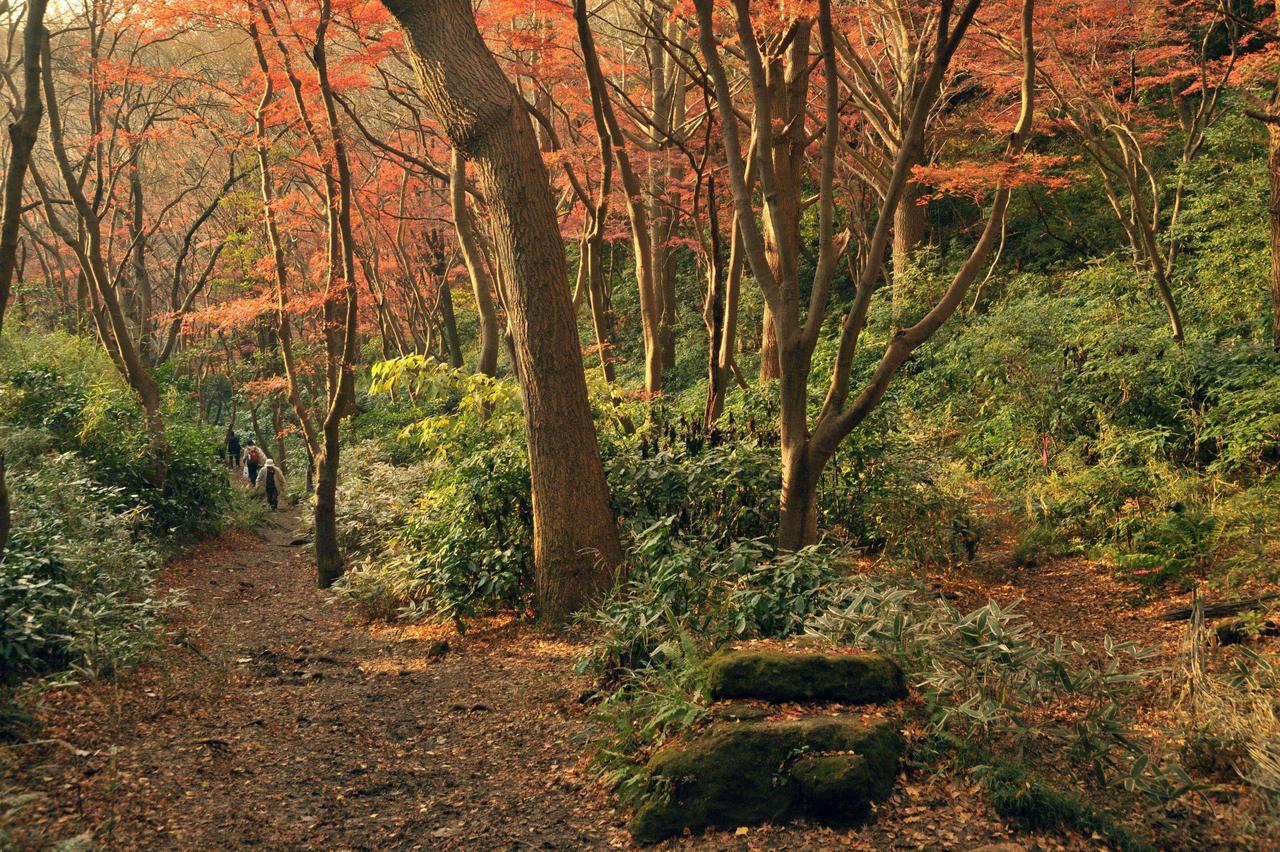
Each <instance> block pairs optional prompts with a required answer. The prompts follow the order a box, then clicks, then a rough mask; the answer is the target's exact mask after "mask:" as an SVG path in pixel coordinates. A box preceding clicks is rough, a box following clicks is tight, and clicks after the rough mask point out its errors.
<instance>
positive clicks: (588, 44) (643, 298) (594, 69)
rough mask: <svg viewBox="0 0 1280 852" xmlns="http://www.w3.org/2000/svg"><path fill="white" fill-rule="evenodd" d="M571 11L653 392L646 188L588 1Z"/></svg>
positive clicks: (656, 378) (656, 319)
mask: <svg viewBox="0 0 1280 852" xmlns="http://www.w3.org/2000/svg"><path fill="white" fill-rule="evenodd" d="M573 16H574V20H575V22H576V23H577V29H578V41H579V43H580V44H581V45H582V55H583V60H584V64H585V66H586V72H587V83H588V87H589V88H590V91H591V111H592V115H593V117H594V119H595V124H596V132H597V133H598V134H599V136H600V137H601V138H602V139H608V141H609V147H610V148H612V149H613V158H614V161H615V162H616V163H617V164H618V176H619V177H620V178H621V179H622V187H623V189H624V191H625V192H624V194H625V197H626V204H627V217H628V220H629V222H630V224H631V243H632V249H633V255H634V259H635V268H636V285H637V287H638V288H639V294H640V330H641V335H642V337H643V339H644V389H645V390H646V391H647V392H649V393H651V394H656V393H658V392H660V391H661V390H662V369H663V333H662V299H661V297H660V295H659V292H658V286H659V284H658V280H659V275H660V272H659V270H658V266H657V259H658V255H657V252H656V251H655V244H654V242H653V234H654V230H653V227H652V224H651V223H652V220H651V218H650V216H649V202H646V200H645V198H644V195H645V192H644V189H643V187H642V186H641V184H640V178H639V176H638V175H637V174H636V170H635V168H634V167H633V166H632V163H631V156H630V154H628V153H627V143H626V137H625V136H624V135H623V133H622V129H621V127H620V125H619V124H618V118H617V115H616V114H615V113H614V110H613V101H612V100H611V99H610V97H609V89H608V85H607V84H606V82H605V79H604V72H603V71H601V69H600V59H599V56H598V55H597V54H596V47H595V38H594V36H593V35H592V33H591V27H590V25H589V22H588V20H587V6H586V0H574V4H573ZM672 351H673V352H674V350H672Z"/></svg>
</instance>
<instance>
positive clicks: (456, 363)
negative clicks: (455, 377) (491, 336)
mask: <svg viewBox="0 0 1280 852" xmlns="http://www.w3.org/2000/svg"><path fill="white" fill-rule="evenodd" d="M440 320H441V322H442V323H443V324H444V344H445V350H446V351H447V352H448V353H449V366H450V367H453V368H454V369H455V370H456V369H458V368H459V367H461V366H462V341H461V340H459V339H458V317H457V316H456V315H455V314H454V312H453V291H452V290H450V289H449V282H448V281H445V280H443V279H442V280H441V281H440Z"/></svg>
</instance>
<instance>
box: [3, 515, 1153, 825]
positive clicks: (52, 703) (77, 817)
mask: <svg viewBox="0 0 1280 852" xmlns="http://www.w3.org/2000/svg"><path fill="white" fill-rule="evenodd" d="M296 526H297V519H296V517H295V516H294V515H292V514H291V513H288V512H283V511H282V512H280V513H279V514H277V515H276V516H275V520H274V521H273V522H272V523H271V524H269V525H268V526H266V527H265V528H263V529H262V530H261V531H260V534H259V535H253V534H248V533H243V532H233V533H229V534H227V535H225V536H223V537H222V538H219V539H216V540H213V541H209V542H206V543H204V544H202V545H200V546H198V547H196V548H195V549H193V550H192V551H190V552H189V553H188V554H186V555H185V556H184V557H183V558H181V559H179V560H177V561H176V562H175V563H174V564H173V565H171V566H170V568H169V569H168V570H167V572H166V573H165V575H164V577H163V579H162V583H163V585H164V586H165V587H166V588H168V589H171V590H181V594H182V596H183V598H184V600H185V603H184V604H183V605H182V606H180V607H178V608H176V609H175V615H174V617H173V618H172V619H171V621H170V624H169V628H168V630H167V632H166V635H165V636H164V637H163V640H162V641H163V647H161V648H160V649H159V652H158V653H157V655H156V658H155V659H156V660H157V662H156V663H155V664H153V665H150V666H147V667H144V668H142V669H139V670H137V671H134V672H131V673H129V674H126V675H124V676H122V677H121V678H119V679H117V680H115V681H112V682H104V683H96V684H89V685H86V686H83V687H79V688H76V689H74V690H68V691H63V692H58V693H53V694H48V695H46V696H45V697H44V698H43V700H42V703H41V706H40V708H39V710H38V718H37V722H36V724H35V725H34V727H33V737H34V739H33V740H31V741H29V742H27V743H23V744H20V745H17V746H12V747H9V748H6V749H4V750H2V751H0V770H3V773H4V775H5V776H6V780H5V782H4V784H0V792H4V790H3V788H4V787H6V786H7V787H8V788H9V792H10V793H14V792H34V793H37V794H39V798H38V799H36V800H35V801H34V802H33V803H32V804H31V805H30V806H29V807H28V808H27V809H26V810H24V811H23V812H22V814H21V815H20V816H19V817H17V819H16V820H15V821H13V822H12V823H11V824H10V826H9V827H8V830H9V831H10V833H11V834H13V835H14V837H15V839H16V841H17V843H18V844H19V845H20V846H21V847H23V848H47V847H51V846H53V845H55V844H57V843H59V842H62V841H66V840H68V839H70V838H80V839H81V840H82V841H84V842H85V843H86V844H92V845H94V846H97V847H99V848H110V849H144V848H145V849H222V848H242V847H254V846H257V847H267V848H272V849H300V848H324V849H374V848H376V849H528V848H535V849H581V848H608V847H626V846H628V845H630V838H629V835H628V834H627V832H626V829H625V824H626V818H627V814H626V813H625V812H624V811H623V810H622V809H620V808H619V807H618V806H617V805H616V804H615V803H614V802H612V801H611V800H610V798H609V797H608V796H607V795H606V794H605V793H604V792H603V791H602V790H601V789H600V787H599V786H598V785H596V784H595V783H594V782H593V780H592V776H591V772H590V769H589V767H587V766H586V764H585V760H584V754H585V753H586V751H587V748H586V743H587V741H588V740H589V739H590V737H591V734H592V726H593V722H592V720H591V718H590V716H591V710H590V708H589V707H586V706H584V705H582V704H580V703H579V702H578V696H579V695H580V694H582V693H583V692H584V690H586V689H587V688H588V687H589V686H590V684H589V683H587V682H586V681H585V680H584V679H581V678H577V677H575V676H573V675H572V674H570V671H571V669H572V664H573V661H574V659H575V657H576V656H577V655H578V654H580V653H581V652H582V651H583V650H584V648H583V646H582V645H581V644H578V643H577V642H575V641H574V640H573V639H571V638H564V637H560V636H554V635H551V634H548V633H545V632H542V631H540V630H539V629H537V628H536V627H534V626H533V625H530V624H528V623H524V622H519V621H515V620H512V619H500V620H494V621H491V622H488V623H484V624H476V625H473V627H472V629H471V630H469V631H468V632H467V634H466V635H465V636H459V635H457V634H456V633H455V632H454V631H453V630H452V629H451V628H443V627H422V626H413V627H397V626H388V625H378V624H374V625H370V624H366V623H363V622H360V621H357V620H355V619H354V618H352V617H351V615H350V614H349V613H348V611H346V610H345V609H343V608H342V607H340V606H339V605H337V604H335V603H334V602H333V601H332V600H331V599H330V597H329V596H328V595H327V594H326V593H325V592H322V591H320V590H317V589H316V588H315V586H314V584H313V582H312V578H311V566H310V562H309V559H308V554H307V552H306V548H305V547H303V546H298V545H297V544H296V541H297V537H298V535H299V534H298V532H297V530H296ZM1077 570H1078V566H1077ZM1051 580H1052V578H1051V576H1050V577H1049V578H1047V579H1046V580H1045V582H1051ZM1079 580H1080V578H1079V577H1066V578H1061V579H1060V581H1059V582H1058V583H1057V584H1055V586H1054V589H1056V590H1057V591H1056V593H1055V594H1056V595H1058V596H1059V597H1060V596H1061V593H1062V591H1063V584H1064V583H1065V585H1066V590H1067V591H1068V592H1069V591H1070V589H1071V588H1077V589H1078V588H1079ZM975 591H976V589H975ZM1009 591H1010V593H1011V596H1013V595H1015V594H1024V593H1026V591H1027V590H1026V589H1024V588H1017V589H1015V588H1013V587H1012V586H1011V587H1010V590H1009ZM962 593H963V590H962V591H961V593H960V594H962ZM997 597H1003V595H1001V594H999V593H998V592H997ZM1052 597H1053V595H1048V594H1047V593H1046V594H1041V595H1040V598H1041V600H1040V602H1039V603H1038V604H1033V605H1032V608H1033V609H1037V608H1038V611H1039V612H1040V613H1041V615H1042V617H1044V618H1045V619H1046V620H1052V616H1053V615H1054V614H1055V613H1056V612H1057V611H1058V610H1059V609H1061V604H1060V602H1059V605H1058V606H1055V605H1053V602H1052ZM1113 611H1114V608H1113ZM1135 617H1136V616H1135ZM1149 623H1150V622H1147V621H1145V620H1144V621H1143V622H1142V624H1144V625H1145V624H1149ZM1136 624H1137V622H1135V625H1136ZM1111 628H1112V632H1116V631H1115V629H1114V628H1115V625H1114V624H1112V625H1111ZM1135 629H1136V627H1135ZM1144 629H1145V628H1144ZM1120 632H1122V633H1126V632H1128V631H1127V630H1121V631H1120ZM441 640H445V641H447V642H448V650H447V651H444V650H443V649H442V647H441V644H440V643H441ZM0 827H2V826H0ZM1008 841H1016V843H1018V844H1019V845H1020V846H1021V847H1025V848H1027V849H1062V848H1095V846H1096V844H1095V843H1094V842H1093V841H1091V840H1089V839H1087V838H1066V839H1064V838H1060V837H1044V836H1033V835H1025V834H1020V833H1018V832H1017V831H1015V830H1014V829H1013V828H1011V827H1010V826H1008V825H1006V824H1005V823H1004V822H1003V821H1001V820H1000V819H999V818H998V817H997V816H996V815H995V814H994V813H993V812H992V811H991V810H990V808H989V807H988V806H987V805H986V804H985V802H984V801H983V799H982V798H981V796H979V795H978V793H977V792H976V790H975V789H974V788H973V787H972V785H971V784H970V783H969V782H968V781H967V780H965V779H961V778H955V777H949V776H946V775H937V776H933V775H928V776H926V775H922V774H920V773H916V774H911V773H908V774H906V775H904V777H903V778H902V779H901V783H900V785H899V788H898V791H897V792H896V793H895V794H894V796H893V797H892V798H891V799H890V800H889V801H888V802H886V803H884V804H883V805H881V807H880V808H879V812H878V817H877V819H876V820H875V821H874V822H873V823H871V824H870V825H868V826H864V827H862V828H858V829H853V830H843V831H834V830H831V829H825V828H820V827H816V826H810V825H805V824H793V825H790V826H784V827H764V828H751V829H750V830H747V829H739V830H737V831H728V832H719V833H712V834H708V835H705V836H702V837H697V838H683V839H680V840H677V841H673V842H671V843H670V844H668V846H670V847H679V848H709V849H784V848H785V849H830V848H853V849H974V848H977V847H980V846H983V845H985V844H992V843H1001V842H1008ZM1010 848H1017V847H1010Z"/></svg>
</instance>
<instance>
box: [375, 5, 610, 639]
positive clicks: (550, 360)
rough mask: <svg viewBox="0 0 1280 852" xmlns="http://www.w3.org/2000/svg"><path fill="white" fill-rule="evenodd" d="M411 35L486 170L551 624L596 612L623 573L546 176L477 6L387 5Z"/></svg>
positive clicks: (443, 110) (428, 86)
mask: <svg viewBox="0 0 1280 852" xmlns="http://www.w3.org/2000/svg"><path fill="white" fill-rule="evenodd" d="M384 4H385V5H386V7H387V8H388V9H389V10H390V11H391V13H392V15H394V16H395V17H396V19H397V20H398V21H399V22H400V25H401V27H402V28H403V29H404V33H405V40H406V45H407V48H408V51H409V54H410V59H411V60H412V62H413V64H414V66H415V69H416V71H417V74H418V79H419V83H420V85H421V87H422V92H423V96H424V98H425V100H426V102H427V103H428V105H429V106H430V108H431V109H432V111H433V112H434V113H435V116H436V118H437V119H438V120H439V121H440V123H441V125H442V126H443V128H444V130H445V133H446V134H447V135H448V137H449V138H450V140H451V141H452V142H453V144H454V146H455V147H456V148H457V149H458V150H459V151H460V152H461V153H462V155H463V156H464V157H466V158H467V159H469V160H471V161H472V162H473V163H474V164H475V166H476V172H477V177H478V181H479V184H480V187H481V190H482V192H483V194H484V198H485V204H486V207H487V209H488V211H489V215H490V218H491V220H492V223H493V234H494V241H493V242H494V249H495V253H496V258H497V262H498V264H499V266H501V267H502V268H503V274H502V276H501V279H502V285H503V287H504V289H505V294H504V300H503V301H504V304H505V307H506V309H507V314H508V318H509V322H508V327H509V329H510V332H511V336H512V342H513V344H514V351H515V355H516V363H517V365H518V372H519V375H520V380H521V386H522V391H523V397H524V412H525V426H526V439H527V441H528V447H529V472H530V479H531V481H532V492H533V494H532V497H533V500H532V502H533V525H534V534H533V538H534V540H533V550H534V565H535V574H536V578H537V586H538V589H537V597H538V606H539V612H540V614H541V616H542V617H543V618H544V619H546V620H548V621H551V622H560V621H563V620H564V619H565V618H566V617H567V616H568V615H569V614H570V613H572V612H573V611H574V610H576V609H578V608H580V607H582V606H583V605H586V604H588V603H590V602H591V601H593V600H596V599H597V598H598V597H599V596H600V595H602V594H603V593H604V592H605V591H606V589H607V588H608V587H609V586H610V585H611V584H612V582H613V580H614V574H615V569H616V568H617V567H618V566H619V565H620V564H621V562H622V552H621V547H620V545H619V543H618V533H617V529H616V528H615V526H614V521H613V514H612V512H611V511H610V509H609V495H608V489H607V486H606V484H605V479H604V469H603V466H602V465H601V463H600V452H599V448H598V446H597V443H596V435H595V426H594V424H593V422H592V419H591V408H590V405H589V403H588V400H587V388H586V381H585V376H584V374H583V364H582V353H581V348H580V343H579V340H578V332H577V326H576V323H575V320H574V312H573V305H572V302H571V298H570V293H569V288H568V286H567V282H568V270H567V264H566V261H565V254H564V244H563V243H562V242H561V239H560V233H559V225H558V221H557V219H556V213H555V202H554V199H553V197H552V194H551V187H550V183H549V179H548V176H547V171H546V166H545V165H544V163H543V161H542V157H541V154H540V153H539V151H538V145H537V140H536V139H535V138H534V135H533V128H532V126H531V124H530V121H529V117H528V115H527V113H526V112H525V110H524V108H523V106H522V105H521V102H520V99H519V97H518V95H517V93H516V91H515V89H514V87H513V86H512V85H511V82H510V81H509V80H508V79H507V78H506V77H505V76H504V75H503V73H502V70H501V69H500V68H499V66H498V63H497V61H496V60H495V59H494V57H493V54H492V53H490V52H489V49H488V47H487V46H486V45H485V43H484V40H483V39H482V38H481V36H480V33H479V31H478V30H477V28H476V23H475V17H474V13H473V11H472V8H471V4H470V2H469V0H436V2H422V0H384Z"/></svg>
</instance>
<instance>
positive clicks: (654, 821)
mask: <svg viewBox="0 0 1280 852" xmlns="http://www.w3.org/2000/svg"><path fill="white" fill-rule="evenodd" d="M902 748H903V741H902V735H901V734H900V733H899V732H898V730H897V728H896V727H895V726H894V725H893V724H891V723H882V724H880V725H876V726H867V725H865V724H863V723H862V722H860V721H857V720H854V719H842V718H818V719H799V720H791V721H785V722H739V723H735V724H729V725H723V726H720V727H717V728H713V729H712V730H711V731H709V732H707V733H705V734H703V735H701V736H699V737H696V738H694V739H692V740H690V741H688V742H685V743H679V744H676V745H674V746H671V747H669V748H667V749H665V750H663V751H661V752H659V753H658V754H657V755H655V756H654V758H653V760H652V761H650V763H649V778H650V787H651V790H652V793H651V795H650V797H649V799H648V801H647V802H646V803H645V804H644V805H642V806H641V807H640V809H639V810H638V811H637V812H636V815H635V818H634V819H633V820H632V821H631V833H632V835H633V836H634V837H635V838H636V840H638V841H640V842H642V843H655V842H657V841H659V840H662V839H663V838H666V837H670V836H672V835H675V834H679V833H680V832H682V831H684V830H685V829H686V828H687V829H692V830H693V831H702V830H703V829H706V828H709V827H712V826H721V827H729V828H732V827H736V826H740V825H758V824H760V823H763V822H778V821H782V820H785V819H789V818H792V817H797V816H809V817H814V818H818V819H823V820H827V821H829V822H838V823H849V822H856V821H858V820H860V819H863V818H865V817H866V815H867V813H868V812H869V811H870V803H871V802H873V801H877V800H879V799H883V798H884V797H886V796H887V795H888V794H889V792H890V791H891V790H892V788H893V782H894V779H895V778H896V777H897V774H898V759H899V757H900V756H901V754H902ZM835 752H840V753H842V754H833V753H835ZM828 758H831V759H830V760H828Z"/></svg>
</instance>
